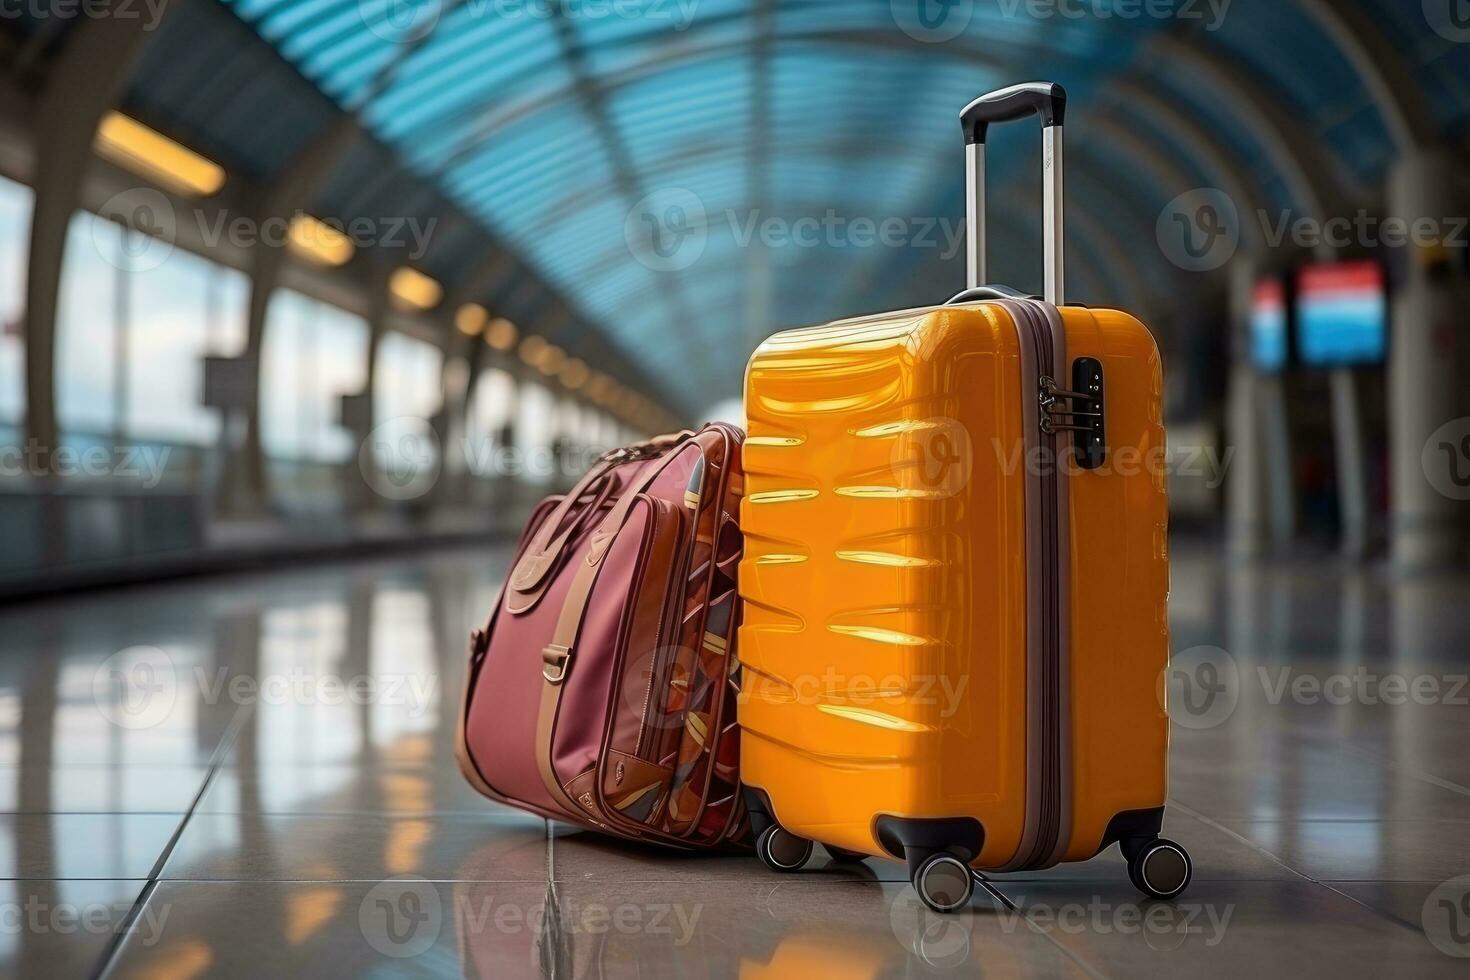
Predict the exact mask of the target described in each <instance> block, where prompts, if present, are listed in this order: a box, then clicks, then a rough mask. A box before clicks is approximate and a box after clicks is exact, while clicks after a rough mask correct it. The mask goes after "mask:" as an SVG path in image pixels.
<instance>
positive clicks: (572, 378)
mask: <svg viewBox="0 0 1470 980" xmlns="http://www.w3.org/2000/svg"><path fill="white" fill-rule="evenodd" d="M591 375H592V372H591V371H589V370H587V365H586V363H584V362H582V361H579V360H577V359H576V358H575V357H574V358H572V359H571V360H570V361H567V362H566V363H565V364H563V365H562V366H561V374H560V376H561V383H562V384H564V385H566V386H567V387H568V388H570V389H572V390H573V391H576V390H577V389H578V388H580V387H582V386H583V385H585V384H586V383H587V379H588V378H589V377H591Z"/></svg>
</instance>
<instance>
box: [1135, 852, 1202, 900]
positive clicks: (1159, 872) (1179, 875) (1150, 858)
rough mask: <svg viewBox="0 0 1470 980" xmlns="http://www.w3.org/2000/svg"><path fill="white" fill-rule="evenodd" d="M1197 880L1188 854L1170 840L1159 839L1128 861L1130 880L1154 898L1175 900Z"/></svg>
mask: <svg viewBox="0 0 1470 980" xmlns="http://www.w3.org/2000/svg"><path fill="white" fill-rule="evenodd" d="M1193 876H1194V866H1193V865H1192V864H1191V863H1190V860H1189V852H1187V851H1186V850H1185V849H1184V848H1183V847H1181V846H1180V845H1178V844H1176V843H1174V842H1173V841H1171V840H1165V839H1164V838H1162V837H1156V838H1154V839H1153V840H1151V841H1149V842H1148V843H1147V844H1145V845H1143V847H1141V848H1139V849H1138V850H1137V851H1135V852H1134V853H1133V856H1132V857H1130V858H1129V859H1128V880H1129V881H1131V882H1133V886H1134V887H1135V888H1137V889H1138V890H1139V891H1141V892H1143V893H1144V894H1145V895H1148V896H1150V897H1152V898H1173V897H1175V896H1176V895H1178V894H1180V893H1181V892H1183V891H1184V889H1186V888H1188V887H1189V880H1190V878H1192V877H1193Z"/></svg>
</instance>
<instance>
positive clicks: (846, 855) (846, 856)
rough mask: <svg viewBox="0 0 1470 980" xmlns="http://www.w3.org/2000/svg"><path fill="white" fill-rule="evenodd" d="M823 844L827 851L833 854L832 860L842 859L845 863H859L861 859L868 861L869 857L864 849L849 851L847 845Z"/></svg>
mask: <svg viewBox="0 0 1470 980" xmlns="http://www.w3.org/2000/svg"><path fill="white" fill-rule="evenodd" d="M822 846H823V847H825V848H826V849H827V853H828V854H830V855H831V856H832V860H834V861H840V862H841V863H843V864H857V863H858V862H859V861H866V860H867V859H868V856H867V855H866V854H864V853H863V852H862V851H849V850H848V849H847V848H845V847H833V846H832V845H831V844H823V845H822Z"/></svg>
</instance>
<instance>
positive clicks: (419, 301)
mask: <svg viewBox="0 0 1470 980" xmlns="http://www.w3.org/2000/svg"><path fill="white" fill-rule="evenodd" d="M388 291H389V292H390V293H392V294H393V298H394V299H396V300H398V301H399V302H400V303H402V304H403V305H404V306H409V307H412V308H414V309H417V310H432V309H433V308H434V307H436V306H438V305H439V300H440V299H442V298H443V297H444V287H443V286H441V285H439V281H438V280H437V279H434V278H433V277H432V276H426V275H424V274H423V273H422V272H420V271H419V270H417V269H414V268H412V267H410V266H406V265H400V266H399V267H398V268H396V269H394V270H393V275H392V277H390V278H389V280H388Z"/></svg>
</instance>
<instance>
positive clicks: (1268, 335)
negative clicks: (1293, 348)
mask: <svg viewBox="0 0 1470 980" xmlns="http://www.w3.org/2000/svg"><path fill="white" fill-rule="evenodd" d="M1250 349H1251V363H1252V364H1254V365H1255V366H1256V368H1257V370H1260V371H1280V370H1281V369H1282V368H1284V367H1286V287H1285V286H1283V285H1282V284H1281V280H1279V279H1263V280H1261V281H1260V282H1258V283H1256V291H1255V294H1254V296H1253V297H1252V298H1251V336H1250Z"/></svg>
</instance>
